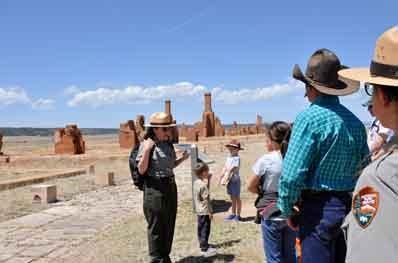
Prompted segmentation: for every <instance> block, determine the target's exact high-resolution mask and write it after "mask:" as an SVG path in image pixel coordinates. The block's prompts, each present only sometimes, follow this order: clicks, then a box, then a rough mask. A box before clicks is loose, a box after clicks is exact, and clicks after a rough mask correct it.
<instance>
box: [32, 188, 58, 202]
mask: <svg viewBox="0 0 398 263" xmlns="http://www.w3.org/2000/svg"><path fill="white" fill-rule="evenodd" d="M32 193H33V201H37V202H41V203H53V202H56V201H57V186H56V185H54V184H40V185H34V186H32Z"/></svg>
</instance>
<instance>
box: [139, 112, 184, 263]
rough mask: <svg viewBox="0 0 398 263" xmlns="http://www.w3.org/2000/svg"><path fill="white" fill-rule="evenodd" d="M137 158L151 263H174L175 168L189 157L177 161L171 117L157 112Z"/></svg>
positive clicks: (153, 116)
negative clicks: (142, 181)
mask: <svg viewBox="0 0 398 263" xmlns="http://www.w3.org/2000/svg"><path fill="white" fill-rule="evenodd" d="M149 122H150V123H149V125H146V127H147V130H146V134H145V136H144V139H145V140H144V142H143V143H142V144H141V145H140V149H139V151H138V155H137V161H138V165H137V167H138V172H139V174H141V175H143V176H144V178H145V179H144V204H143V208H144V215H145V219H146V221H147V223H148V246H149V256H150V257H151V261H150V262H151V263H155V262H159V263H170V262H171V260H170V257H169V254H170V252H171V247H172V244H173V237H174V227H175V221H176V215H177V186H176V183H175V179H174V172H173V169H174V168H175V167H177V166H178V165H179V164H181V163H182V162H183V161H184V160H186V159H187V158H188V156H189V155H188V154H187V153H186V152H184V154H183V155H182V157H181V158H179V159H177V157H176V153H175V151H174V147H173V145H172V143H171V142H170V139H171V137H172V128H174V127H175V126H176V124H175V123H173V121H172V117H171V115H170V114H167V113H164V112H155V113H154V114H152V115H151V117H150V121H149Z"/></svg>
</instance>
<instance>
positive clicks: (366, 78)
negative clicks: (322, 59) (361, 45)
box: [339, 26, 398, 87]
mask: <svg viewBox="0 0 398 263" xmlns="http://www.w3.org/2000/svg"><path fill="white" fill-rule="evenodd" d="M339 75H340V76H342V77H344V78H349V79H352V80H356V81H362V82H365V83H369V84H379V85H385V86H395V87H398V26H395V27H392V28H390V29H388V30H387V31H385V32H384V33H383V34H382V35H381V36H380V37H379V38H378V39H377V42H376V47H375V50H374V54H373V59H372V61H371V63H370V67H369V68H352V69H344V70H341V71H339Z"/></svg>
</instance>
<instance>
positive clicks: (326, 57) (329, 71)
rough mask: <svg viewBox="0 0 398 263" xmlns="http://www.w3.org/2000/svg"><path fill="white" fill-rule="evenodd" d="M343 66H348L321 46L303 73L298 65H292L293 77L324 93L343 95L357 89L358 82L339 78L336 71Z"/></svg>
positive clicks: (343, 67)
mask: <svg viewBox="0 0 398 263" xmlns="http://www.w3.org/2000/svg"><path fill="white" fill-rule="evenodd" d="M345 68H348V67H346V66H343V65H341V63H340V60H339V58H338V57H337V56H336V54H334V53H333V52H332V51H330V50H328V49H325V48H322V49H319V50H317V51H315V53H314V54H312V56H311V57H310V59H309V61H308V65H307V69H306V72H305V74H303V72H302V71H301V69H300V66H299V65H297V64H296V65H294V68H293V78H295V79H297V80H300V81H302V82H304V83H305V84H306V85H309V86H312V87H314V88H315V89H317V90H318V91H320V92H322V93H324V94H328V95H336V96H344V95H349V94H352V93H354V92H356V91H358V89H359V82H357V81H352V80H348V79H342V78H341V79H339V77H338V74H337V72H338V71H339V70H341V69H345Z"/></svg>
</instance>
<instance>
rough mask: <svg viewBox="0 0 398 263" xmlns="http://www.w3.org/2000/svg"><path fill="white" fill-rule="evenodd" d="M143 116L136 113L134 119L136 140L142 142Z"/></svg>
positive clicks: (143, 132) (143, 133)
mask: <svg viewBox="0 0 398 263" xmlns="http://www.w3.org/2000/svg"><path fill="white" fill-rule="evenodd" d="M144 125H145V117H144V115H137V117H136V119H135V132H136V133H137V137H138V140H139V141H140V142H142V141H143V140H144V135H145V126H144Z"/></svg>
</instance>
